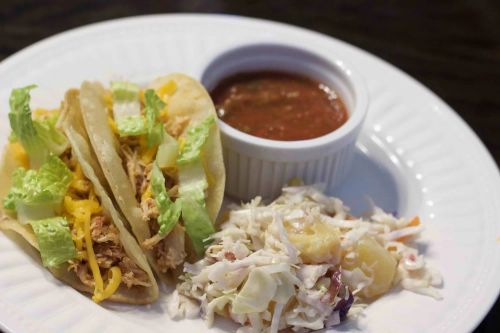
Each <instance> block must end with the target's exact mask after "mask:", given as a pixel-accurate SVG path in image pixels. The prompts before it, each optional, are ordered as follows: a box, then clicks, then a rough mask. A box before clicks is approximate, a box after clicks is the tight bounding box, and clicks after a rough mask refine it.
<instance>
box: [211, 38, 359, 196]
mask: <svg viewBox="0 0 500 333" xmlns="http://www.w3.org/2000/svg"><path fill="white" fill-rule="evenodd" d="M257 70H274V71H285V72H290V73H297V74H302V75H304V76H307V77H310V78H313V79H316V80H317V81H320V82H322V83H324V84H326V85H328V86H330V87H332V88H333V89H334V90H335V91H336V92H337V93H338V94H339V95H340V97H341V98H342V100H343V102H344V103H345V105H346V108H347V110H348V112H349V119H348V121H347V122H346V123H345V124H344V125H342V126H341V127H340V128H339V129H337V130H335V131H333V132H331V133H329V134H327V135H324V136H321V137H318V138H315V139H310V140H300V141H275V140H269V139H263V138H259V137H255V136H252V135H249V134H246V133H244V132H241V131H239V130H237V129H235V128H233V127H231V126H229V125H228V124H226V123H224V121H222V120H219V122H218V125H219V128H220V130H221V133H222V144H223V152H224V163H225V167H226V194H227V195H229V196H231V197H233V198H237V199H241V200H249V199H252V198H254V197H255V196H258V195H259V196H262V197H263V198H265V199H270V198H274V197H275V196H277V195H278V194H279V193H280V191H281V188H282V187H283V186H284V185H285V184H286V183H287V182H288V181H289V180H290V179H292V178H295V177H298V178H301V179H302V180H303V181H304V182H305V183H306V184H313V183H325V184H326V188H327V189H332V188H333V187H335V186H336V185H338V184H340V182H341V181H342V180H343V179H344V178H345V176H346V174H347V172H348V170H349V166H350V163H351V160H352V156H353V152H354V149H355V143H356V139H357V137H358V135H359V133H360V131H361V127H362V125H363V121H364V118H365V115H366V112H367V108H368V91H367V89H366V86H365V83H364V81H363V79H362V78H361V77H360V75H359V74H357V73H356V71H355V70H353V68H352V67H351V66H349V65H347V64H346V63H345V61H343V60H342V59H338V58H336V57H335V56H334V55H331V56H328V58H325V57H321V56H319V55H317V54H314V53H311V52H310V51H306V50H304V49H300V48H297V47H293V46H287V45H281V44H252V45H246V46H242V47H237V48H234V49H231V50H228V51H226V52H224V53H222V54H221V55H219V56H218V57H216V58H215V59H214V60H213V61H212V62H211V63H210V64H209V65H208V66H207V67H206V69H205V71H204V73H203V75H202V79H201V81H202V83H203V84H204V85H205V87H206V88H207V89H208V90H209V91H210V90H212V89H213V88H215V86H216V85H217V83H218V82H220V81H221V80H222V79H224V78H226V77H228V76H231V75H233V74H236V73H242V72H251V71H257Z"/></svg>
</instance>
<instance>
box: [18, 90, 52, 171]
mask: <svg viewBox="0 0 500 333" xmlns="http://www.w3.org/2000/svg"><path fill="white" fill-rule="evenodd" d="M34 88H36V86H35V85H31V86H26V87H24V88H18V89H14V90H12V93H11V94H10V99H9V104H10V112H9V122H10V127H11V128H12V132H14V134H15V136H16V138H17V140H19V141H20V142H21V144H22V145H23V147H24V149H25V150H26V152H27V153H28V156H29V158H30V165H31V167H33V168H38V167H39V166H40V165H41V164H42V163H43V161H45V158H46V157H47V153H48V150H47V148H46V147H45V146H44V144H43V141H42V140H41V139H40V137H39V136H38V134H37V130H36V128H35V125H34V124H33V120H32V119H31V108H30V100H31V96H30V91H31V90H33V89H34Z"/></svg>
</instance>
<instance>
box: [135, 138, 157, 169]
mask: <svg viewBox="0 0 500 333" xmlns="http://www.w3.org/2000/svg"><path fill="white" fill-rule="evenodd" d="M139 146H140V147H139V156H140V158H141V162H142V163H144V164H149V163H151V162H152V161H153V159H154V158H155V156H156V151H157V150H158V146H153V147H151V148H148V144H147V142H146V137H145V136H144V135H143V136H141V137H140V139H139Z"/></svg>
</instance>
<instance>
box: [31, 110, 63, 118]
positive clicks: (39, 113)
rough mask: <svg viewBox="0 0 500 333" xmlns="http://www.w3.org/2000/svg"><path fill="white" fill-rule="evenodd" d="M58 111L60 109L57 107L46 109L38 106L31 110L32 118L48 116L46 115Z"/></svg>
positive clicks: (54, 113)
mask: <svg viewBox="0 0 500 333" xmlns="http://www.w3.org/2000/svg"><path fill="white" fill-rule="evenodd" d="M59 112H60V111H59V110H58V109H53V110H47V109H41V108H38V109H35V110H33V118H35V119H40V118H48V117H51V116H53V115H58V114H59Z"/></svg>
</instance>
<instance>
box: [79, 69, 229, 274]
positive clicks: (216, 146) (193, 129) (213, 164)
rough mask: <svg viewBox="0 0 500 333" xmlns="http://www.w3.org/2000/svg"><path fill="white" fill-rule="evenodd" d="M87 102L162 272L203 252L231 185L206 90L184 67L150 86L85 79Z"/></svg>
mask: <svg viewBox="0 0 500 333" xmlns="http://www.w3.org/2000/svg"><path fill="white" fill-rule="evenodd" d="M81 107H82V109H83V116H84V117H83V118H84V122H85V127H86V129H87V133H89V137H90V141H91V142H92V145H93V147H94V150H95V151H96V154H97V157H98V160H99V163H100V165H101V168H102V170H103V172H104V175H105V177H106V179H107V181H108V183H109V185H110V187H111V191H112V192H113V194H114V197H115V199H116V202H117V203H118V205H119V206H120V208H121V211H122V213H123V215H124V216H125V217H126V218H127V220H128V222H129V223H130V226H131V229H132V231H133V233H134V234H135V236H136V238H137V240H138V241H139V243H140V244H141V246H142V248H143V249H144V250H145V253H146V255H147V256H148V259H149V260H150V263H151V265H152V266H153V268H154V269H155V270H156V272H157V273H158V274H159V275H160V277H161V278H166V277H167V273H169V272H172V271H175V269H176V268H177V267H179V266H180V265H181V264H182V263H183V262H184V261H185V260H190V259H194V258H195V257H196V256H201V255H203V253H204V251H205V247H206V246H207V244H208V242H209V240H208V238H209V236H210V235H211V234H212V233H213V232H214V222H215V219H216V217H217V214H218V211H219V209H220V206H221V204H222V200H223V194H224V184H225V171H224V162H223V158H222V148H221V142H220V134H219V130H218V128H217V126H216V113H215V108H214V105H213V103H212V100H211V99H210V97H209V95H208V93H207V92H206V90H205V89H204V88H203V87H202V86H201V84H199V83H198V82H197V81H195V80H194V79H192V78H190V77H188V76H185V75H182V74H171V75H168V76H164V77H161V78H158V79H156V80H155V81H153V82H152V83H151V84H150V85H149V87H148V88H147V89H140V88H139V86H137V85H136V84H133V83H130V82H112V83H111V87H110V89H109V90H107V89H105V88H104V87H103V86H101V85H100V84H99V83H90V82H85V83H83V85H82V86H81Z"/></svg>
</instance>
